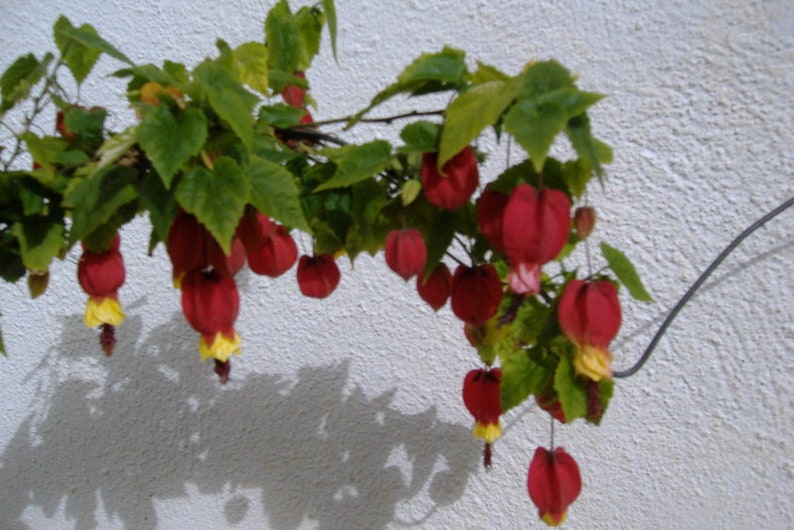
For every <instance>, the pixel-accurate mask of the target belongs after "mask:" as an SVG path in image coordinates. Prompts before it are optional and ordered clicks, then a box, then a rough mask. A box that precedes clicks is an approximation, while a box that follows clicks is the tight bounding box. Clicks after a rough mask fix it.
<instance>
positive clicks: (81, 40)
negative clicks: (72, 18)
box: [54, 17, 135, 66]
mask: <svg viewBox="0 0 794 530" xmlns="http://www.w3.org/2000/svg"><path fill="white" fill-rule="evenodd" d="M61 18H64V19H65V17H61ZM60 22H61V21H60V19H58V22H56V25H55V28H54V30H55V41H56V43H58V42H59V41H60V43H61V44H59V45H58V47H59V48H60V49H63V47H65V46H66V45H67V44H68V43H69V41H72V42H74V43H78V44H81V45H83V46H85V47H86V48H88V49H89V50H93V51H97V52H101V53H106V54H108V55H110V56H111V57H113V58H114V59H117V60H119V61H121V62H123V63H127V64H128V65H130V66H135V65H134V63H133V62H132V61H130V59H129V58H128V57H127V56H126V55H124V54H123V53H121V52H120V51H119V50H117V49H116V48H115V47H114V46H113V45H112V44H110V43H109V42H108V41H106V40H105V39H103V38H102V37H100V36H99V35H98V34H97V33H96V30H95V29H94V28H93V27H91V26H89V25H87V24H84V25H83V26H80V27H79V28H75V27H74V26H72V24H71V23H68V25H67V24H62V23H61V24H60V25H59V23H60ZM66 22H68V20H66Z"/></svg>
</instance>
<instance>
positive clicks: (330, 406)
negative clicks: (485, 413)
mask: <svg viewBox="0 0 794 530" xmlns="http://www.w3.org/2000/svg"><path fill="white" fill-rule="evenodd" d="M63 320H64V322H65V323H64V326H63V331H62V334H61V338H60V342H59V344H57V345H55V346H54V347H53V348H52V350H51V351H50V353H49V354H48V356H47V358H46V359H45V360H44V361H42V364H41V365H40V366H39V368H38V369H37V370H36V371H35V372H34V373H33V374H32V375H31V377H30V379H31V380H35V381H36V382H37V383H38V385H39V388H38V392H37V394H38V396H39V404H38V406H35V405H34V407H33V410H31V412H30V414H29V416H28V417H27V418H26V419H25V420H24V422H22V424H21V426H20V428H19V429H18V430H17V432H16V433H15V434H14V436H13V438H12V439H11V441H10V442H9V444H8V445H7V447H6V450H5V451H4V453H3V454H2V456H0V514H3V519H4V520H5V524H7V525H9V526H7V528H12V529H14V528H27V526H26V524H25V523H24V522H23V518H24V512H25V511H26V510H27V509H28V508H29V507H38V508H39V509H40V510H41V511H42V512H43V513H44V514H45V515H46V516H47V517H53V515H54V514H55V513H56V511H57V510H58V509H59V508H62V509H63V510H64V513H65V516H66V517H67V518H69V519H70V520H73V521H74V522H75V525H76V528H96V527H97V526H98V525H99V522H98V521H97V513H98V510H104V511H105V513H106V514H107V515H108V516H109V517H112V518H115V519H118V520H120V521H121V522H123V524H124V526H125V527H127V528H136V529H153V528H156V527H157V526H158V516H157V510H156V505H157V504H158V503H160V502H161V501H169V500H174V499H188V498H189V497H191V496H193V495H194V494H193V493H191V491H194V492H195V490H197V491H198V493H200V494H201V495H216V497H212V498H210V501H209V502H219V503H221V502H222V503H224V505H223V509H222V511H223V514H224V517H225V518H226V522H227V523H228V525H237V524H240V523H246V524H249V525H250V524H256V527H263V526H264V523H265V522H266V523H267V524H268V525H269V526H271V527H273V528H279V529H294V528H298V527H299V526H300V525H301V524H302V523H304V521H305V520H307V519H308V520H312V521H313V522H315V523H316V528H321V529H322V528H372V529H375V528H383V527H385V526H386V525H388V524H389V523H394V522H397V523H398V524H400V525H405V526H411V525H414V524H419V523H420V522H421V519H424V518H426V517H428V516H429V515H431V514H432V513H433V512H434V511H435V510H436V509H437V508H438V507H441V506H444V505H448V504H451V503H453V502H455V501H456V500H457V499H459V498H460V497H461V496H462V495H463V492H464V490H465V488H466V484H467V481H468V477H469V476H470V475H471V474H472V473H474V472H475V471H476V469H477V466H478V462H479V458H478V455H477V452H478V451H479V448H478V446H477V444H475V443H473V441H472V439H471V435H470V433H469V432H468V429H466V428H465V427H462V426H460V425H453V424H448V423H444V422H442V421H440V420H439V418H438V416H437V414H436V411H435V410H434V409H432V408H431V409H429V410H426V411H424V412H422V413H419V414H415V415H411V414H405V413H402V412H399V411H397V410H395V409H394V408H391V407H390V403H391V401H392V398H393V396H394V393H395V390H390V391H388V392H384V393H382V394H380V395H378V396H376V397H374V398H369V397H367V396H366V395H365V393H364V392H363V391H362V389H361V388H359V387H353V386H351V384H350V383H349V379H350V378H349V375H350V362H349V361H343V362H340V363H338V364H335V365H333V366H321V367H318V366H304V367H301V368H300V369H299V370H298V372H297V374H296V376H295V377H293V378H286V377H284V376H281V375H279V374H264V373H256V374H252V375H248V376H246V377H245V378H244V379H242V378H241V379H235V378H234V373H233V374H232V376H233V379H232V381H230V382H229V383H228V384H227V385H225V386H222V385H220V384H219V383H218V381H217V378H216V377H215V376H214V374H212V371H211V370H209V369H208V366H207V365H206V364H203V365H202V364H199V363H196V362H190V361H187V362H186V359H194V358H195V357H196V353H195V350H194V348H195V341H194V337H188V336H187V334H186V333H185V330H184V322H183V319H182V316H181V314H179V313H175V314H174V315H173V316H172V317H171V319H170V320H169V321H168V322H166V323H165V324H162V325H160V326H159V327H157V328H155V329H154V330H153V331H152V332H151V333H149V334H148V336H146V337H144V338H143V339H142V340H139V341H138V342H137V344H135V337H139V336H140V333H141V329H142V322H141V319H140V317H138V316H132V317H129V318H128V320H127V321H126V322H125V324H124V325H123V326H122V327H121V328H119V330H118V334H119V342H118V344H117V346H116V348H117V351H116V353H114V355H113V357H111V358H109V359H101V358H99V357H101V354H98V353H97V352H98V347H95V346H93V345H94V344H95V342H92V338H93V340H96V338H95V337H91V336H90V335H91V334H90V330H85V329H84V328H83V327H82V325H81V324H80V323H79V320H78V321H77V322H75V319H73V318H72V317H69V319H66V318H64V319H63ZM87 331H88V332H89V333H88V336H87ZM87 344H88V345H91V347H86V345H87ZM128 345H129V346H128ZM164 345H167V347H166V348H164ZM247 354H254V353H253V352H251V351H250V349H249V351H248V352H247ZM103 372H104V373H103ZM98 373H99V374H101V377H99V378H97V374H98ZM251 490H255V491H261V504H262V507H261V510H255V509H254V508H255V506H253V505H252V504H253V502H256V501H255V500H254V501H252V499H251V498H250V497H251ZM253 495H254V498H256V497H257V496H260V494H259V493H254V494H253ZM100 503H101V506H100ZM405 503H408V504H410V505H411V509H409V510H408V512H409V513H410V514H411V515H412V516H413V514H415V513H417V512H419V513H421V512H424V514H423V515H420V516H419V517H420V519H419V520H415V521H401V520H400V510H399V506H400V505H401V504H405ZM414 505H415V506H414ZM254 512H255V513H260V512H261V513H264V514H266V515H265V517H266V518H267V521H252V518H255V517H257V516H256V515H254Z"/></svg>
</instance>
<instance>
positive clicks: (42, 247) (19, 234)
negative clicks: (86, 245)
mask: <svg viewBox="0 0 794 530" xmlns="http://www.w3.org/2000/svg"><path fill="white" fill-rule="evenodd" d="M12 231H13V233H14V236H15V237H16V238H17V240H18V241H19V251H20V255H21V256H22V264H23V265H24V266H25V268H26V269H28V270H32V271H46V270H47V269H48V268H49V266H50V262H51V261H52V260H53V258H55V257H56V256H58V255H60V253H61V250H62V249H63V246H64V233H65V228H64V226H63V221H62V220H61V219H58V218H51V217H42V216H39V215H34V216H29V217H25V218H23V219H22V221H20V222H18V223H15V224H14V226H13V228H12Z"/></svg>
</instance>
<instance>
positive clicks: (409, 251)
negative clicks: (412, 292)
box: [383, 228, 427, 281]
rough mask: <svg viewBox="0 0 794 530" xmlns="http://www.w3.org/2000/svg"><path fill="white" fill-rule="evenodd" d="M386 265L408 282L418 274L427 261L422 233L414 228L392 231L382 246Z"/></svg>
mask: <svg viewBox="0 0 794 530" xmlns="http://www.w3.org/2000/svg"><path fill="white" fill-rule="evenodd" d="M383 253H384V255H385V258H386V264H387V265H388V266H389V268H390V269H391V270H393V271H394V272H396V273H397V274H399V275H400V276H402V278H403V279H404V280H405V281H408V280H409V279H410V278H412V277H413V276H416V275H417V274H420V273H421V272H422V270H423V269H424V268H425V262H426V261H427V248H426V247H425V240H424V238H423V237H422V232H420V231H419V230H417V229H415V228H408V229H404V230H392V231H390V232H389V233H388V234H386V242H385V244H384V246H383Z"/></svg>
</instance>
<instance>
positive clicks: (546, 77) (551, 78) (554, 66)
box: [518, 61, 575, 100]
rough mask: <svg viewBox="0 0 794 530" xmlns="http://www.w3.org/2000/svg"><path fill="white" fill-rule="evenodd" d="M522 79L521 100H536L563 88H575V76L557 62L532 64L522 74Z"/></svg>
mask: <svg viewBox="0 0 794 530" xmlns="http://www.w3.org/2000/svg"><path fill="white" fill-rule="evenodd" d="M521 79H522V81H523V83H522V87H521V92H520V93H519V96H518V97H519V99H529V100H535V99H537V98H538V97H540V96H542V95H544V94H548V93H549V92H554V91H555V90H559V89H561V88H575V85H574V78H573V76H572V75H571V73H570V72H569V71H568V70H567V69H566V68H565V67H564V66H562V65H561V64H560V63H558V62H557V61H540V62H536V63H532V64H530V65H529V66H528V67H527V68H526V69H525V70H524V72H523V73H522V74H521Z"/></svg>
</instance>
